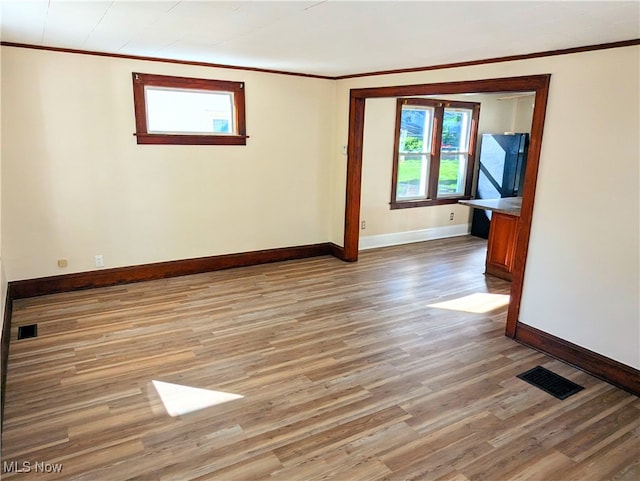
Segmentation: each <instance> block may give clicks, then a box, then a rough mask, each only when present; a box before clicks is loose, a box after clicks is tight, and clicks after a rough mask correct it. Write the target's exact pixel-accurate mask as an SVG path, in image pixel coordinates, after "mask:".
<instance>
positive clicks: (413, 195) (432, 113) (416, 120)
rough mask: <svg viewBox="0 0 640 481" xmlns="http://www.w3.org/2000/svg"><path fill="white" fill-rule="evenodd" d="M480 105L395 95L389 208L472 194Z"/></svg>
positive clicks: (452, 200) (447, 201) (453, 200)
mask: <svg viewBox="0 0 640 481" xmlns="http://www.w3.org/2000/svg"><path fill="white" fill-rule="evenodd" d="M479 117H480V104H478V103H474V102H454V101H448V100H436V99H423V98H418V99H415V98H414V99H398V105H397V110H396V138H395V147H394V151H395V156H394V162H393V176H392V177H393V180H392V182H393V183H392V186H391V208H392V209H402V208H405V207H420V206H425V205H437V204H450V203H456V202H457V201H458V199H461V198H470V194H471V183H472V181H473V168H474V162H475V145H476V137H477V132H478V119H479Z"/></svg>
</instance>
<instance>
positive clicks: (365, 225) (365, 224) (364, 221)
mask: <svg viewBox="0 0 640 481" xmlns="http://www.w3.org/2000/svg"><path fill="white" fill-rule="evenodd" d="M366 228H367V221H366V220H363V221H362V222H360V229H362V230H365V229H366Z"/></svg>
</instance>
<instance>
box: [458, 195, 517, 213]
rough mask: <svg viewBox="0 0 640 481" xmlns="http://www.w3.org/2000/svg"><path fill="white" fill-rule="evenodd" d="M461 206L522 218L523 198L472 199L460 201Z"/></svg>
mask: <svg viewBox="0 0 640 481" xmlns="http://www.w3.org/2000/svg"><path fill="white" fill-rule="evenodd" d="M458 203H459V204H464V205H468V206H469V207H473V208H475V209H485V210H490V211H493V212H500V213H502V214H507V215H515V216H520V209H521V208H522V197H505V198H503V199H471V200H459V201H458Z"/></svg>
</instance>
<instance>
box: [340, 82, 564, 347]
mask: <svg viewBox="0 0 640 481" xmlns="http://www.w3.org/2000/svg"><path fill="white" fill-rule="evenodd" d="M550 80H551V75H550V74H544V75H531V76H525V77H508V78H495V79H483V80H468V81H460V82H444V83H433V84H419V85H400V86H390V87H374V88H361V89H352V90H351V93H350V102H349V137H348V143H347V145H348V146H349V147H348V158H347V181H346V202H345V220H344V244H343V245H344V250H343V252H342V259H343V260H345V261H350V262H353V261H356V260H358V242H359V235H360V232H359V224H360V194H361V191H362V148H363V139H364V114H365V101H366V99H368V98H385V97H386V98H388V97H408V96H415V95H453V94H462V93H495V92H535V106H534V109H533V120H532V125H531V136H530V143H529V154H528V159H527V170H526V173H525V180H524V189H523V196H522V197H523V198H522V210H521V214H520V222H519V223H518V241H517V244H516V250H515V262H514V271H513V279H512V283H511V302H510V303H509V312H508V315H507V323H506V327H505V334H506V335H507V336H508V337H511V338H513V337H514V336H515V332H516V327H517V325H518V315H519V312H520V300H521V298H522V286H523V279H524V269H525V265H526V260H527V250H528V248H529V234H530V232H531V218H532V214H533V204H534V198H535V190H536V181H537V178H538V165H539V162H540V147H541V144H542V133H543V129H544V118H545V114H546V109H547V97H548V93H549V83H550Z"/></svg>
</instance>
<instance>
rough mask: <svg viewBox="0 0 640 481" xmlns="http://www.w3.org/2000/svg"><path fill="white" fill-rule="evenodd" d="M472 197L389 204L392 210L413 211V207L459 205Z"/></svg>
mask: <svg viewBox="0 0 640 481" xmlns="http://www.w3.org/2000/svg"><path fill="white" fill-rule="evenodd" d="M469 199H471V196H470V195H462V196H460V197H446V198H443V199H422V200H404V201H400V202H397V201H396V202H391V203H390V204H389V206H390V208H391V210H396V209H411V208H412V207H428V206H431V205H446V204H457V203H458V201H459V200H469Z"/></svg>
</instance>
